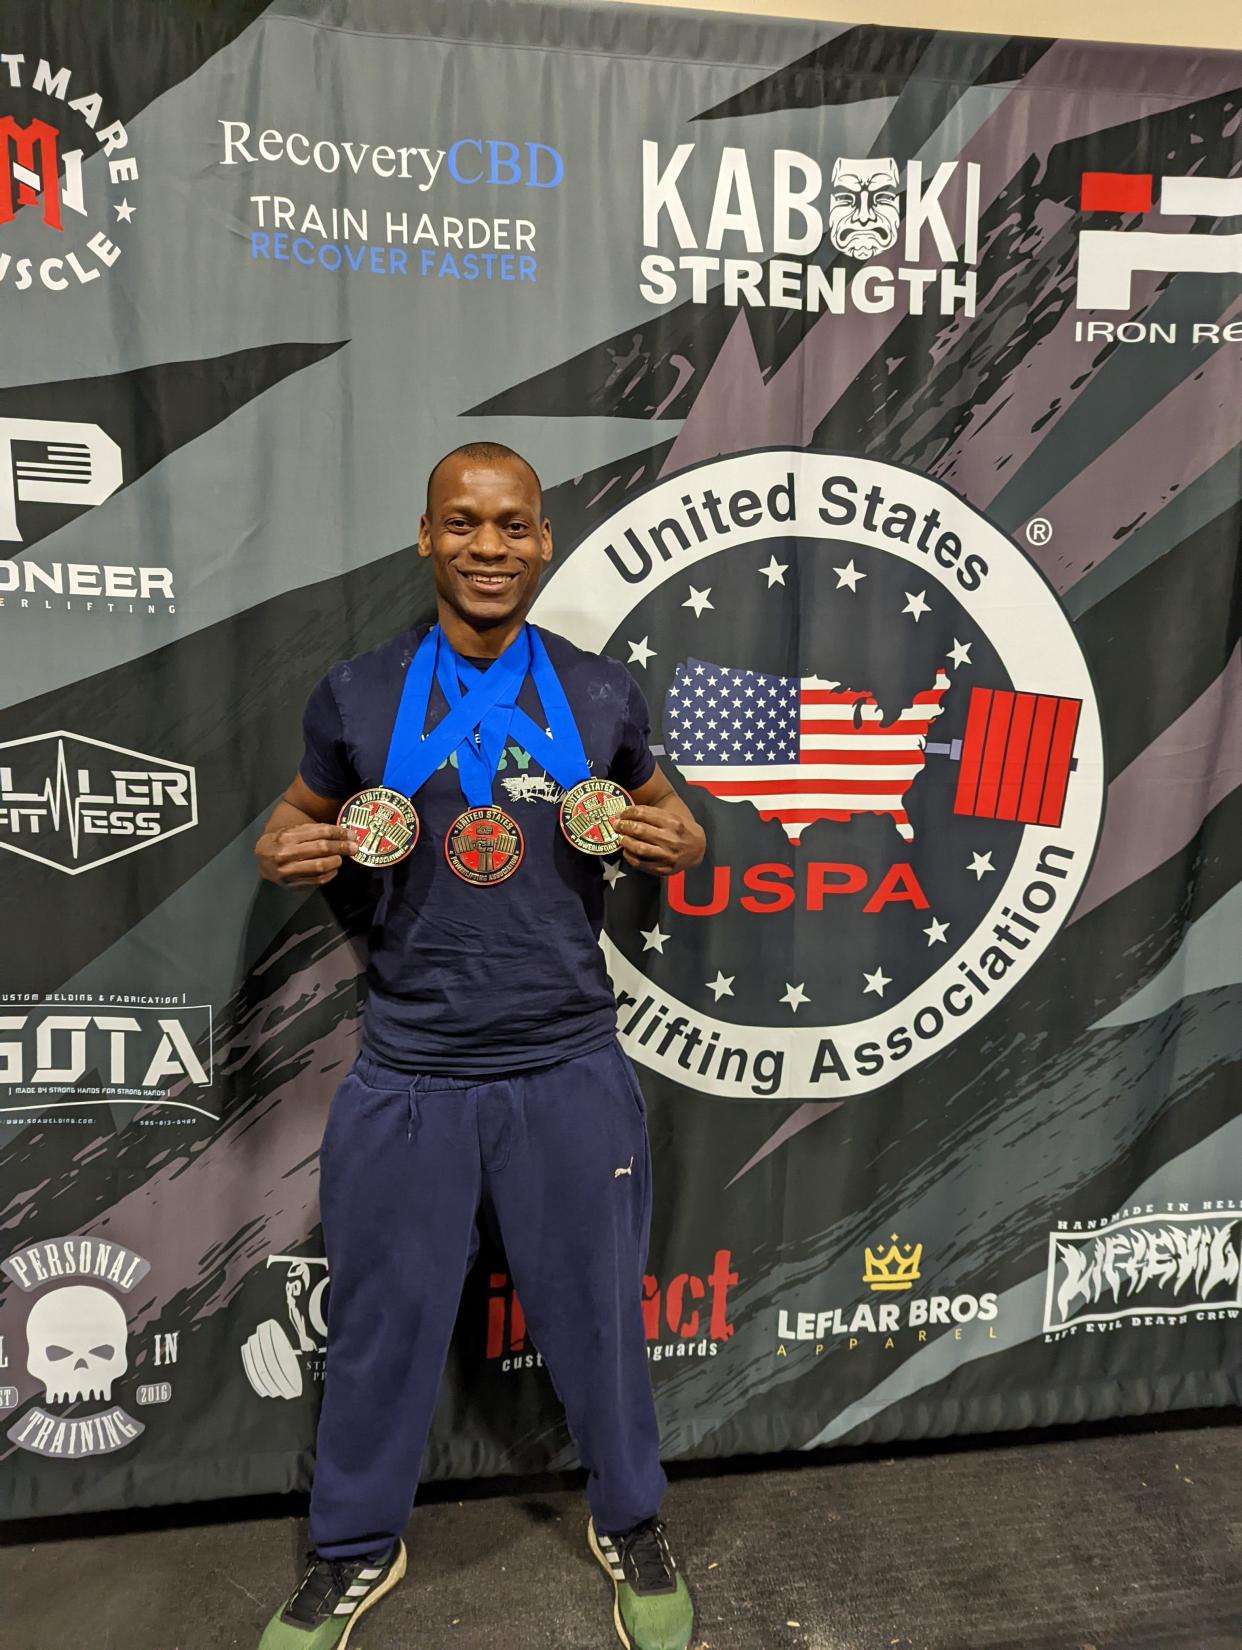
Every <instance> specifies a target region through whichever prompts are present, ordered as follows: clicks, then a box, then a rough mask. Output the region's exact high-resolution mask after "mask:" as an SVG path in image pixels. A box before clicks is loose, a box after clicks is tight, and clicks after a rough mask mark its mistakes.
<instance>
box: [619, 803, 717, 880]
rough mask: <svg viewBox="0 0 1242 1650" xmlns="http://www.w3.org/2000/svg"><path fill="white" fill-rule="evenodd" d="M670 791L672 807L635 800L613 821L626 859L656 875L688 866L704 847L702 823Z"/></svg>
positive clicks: (662, 874) (701, 856)
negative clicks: (646, 803)
mask: <svg viewBox="0 0 1242 1650" xmlns="http://www.w3.org/2000/svg"><path fill="white" fill-rule="evenodd" d="M669 795H670V797H671V798H672V801H673V803H674V804H675V807H659V806H658V805H651V804H648V805H646V806H644V805H643V804H641V803H635V804H634V806H633V807H631V808H626V809H625V811H624V812H623V813H619V814H617V816H616V817H615V818H614V820H613V822H612V823H613V826H614V828H615V829H616V832H617V835H618V836H619V837H620V838H621V843H622V848H621V853H622V857H623V858H624V860H625V863H626V864H627V865H634V866H637V867H638V869H639V870H640V871H650V872H651V874H652V875H653V876H657V877H671V876H672V875H673V874H674V873H675V872H677V871H685V870H688V869H689V867H690V866H691V865H697V864H698V863H699V861H700V860H701V859H702V858H703V855H704V853H705V852H706V850H707V838H706V837H705V836H704V834H703V828H702V826H701V825H699V824H698V823H697V822H696V820H695V819H694V817H693V815H692V814H691V813H690V811H689V809H688V808H686V807H685V805H684V803H682V802H681V801H680V799H679V798H678V797H677V796H676V795H675V793H673V792H672V791H670V793H669Z"/></svg>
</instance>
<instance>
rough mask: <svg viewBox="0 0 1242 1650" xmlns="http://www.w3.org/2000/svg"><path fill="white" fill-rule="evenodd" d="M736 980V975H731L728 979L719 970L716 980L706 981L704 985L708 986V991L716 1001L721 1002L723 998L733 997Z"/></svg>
mask: <svg viewBox="0 0 1242 1650" xmlns="http://www.w3.org/2000/svg"><path fill="white" fill-rule="evenodd" d="M736 978H737V975H736V974H730V975H729V976H728V977H727V978H726V976H725V975H724V973H723V972H722V971H721V970H720V969H719V968H718V969H717V970H716V978H715V979H714V980H706V981H705V982H704V984H705V985H706V986H707V989H708V990H709V991H710V992H712V993H713V995H714V996H715V998H716V1001H717V1002H719V1001H720V999H721V998H722V997H731V996H732V995H733V982H734V980H735V979H736Z"/></svg>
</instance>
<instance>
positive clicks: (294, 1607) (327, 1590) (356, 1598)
mask: <svg viewBox="0 0 1242 1650" xmlns="http://www.w3.org/2000/svg"><path fill="white" fill-rule="evenodd" d="M404 1574H405V1546H404V1544H403V1543H402V1542H400V1541H398V1542H397V1544H396V1546H395V1547H394V1548H393V1549H392V1551H391V1552H390V1553H389V1554H388V1556H387V1557H386V1558H377V1557H375V1556H374V1555H371V1556H367V1557H363V1558H320V1557H319V1555H318V1554H317V1553H311V1554H310V1564H309V1567H308V1569H307V1571H306V1574H305V1575H304V1576H303V1577H302V1580H301V1581H300V1582H299V1584H298V1588H297V1591H296V1592H295V1593H294V1595H293V1597H292V1598H291V1599H290V1600H289V1602H288V1603H287V1604H286V1605H285V1606H284V1607H283V1608H282V1609H281V1610H279V1611H278V1612H277V1614H276V1615H274V1616H273V1617H272V1619H271V1621H269V1622H268V1624H267V1630H266V1632H265V1633H264V1634H263V1637H262V1638H261V1639H260V1640H259V1650H345V1646H346V1645H347V1644H348V1642H349V1635H350V1633H351V1632H352V1631H353V1627H354V1623H355V1622H356V1621H357V1620H358V1617H359V1616H361V1615H364V1614H365V1613H366V1612H367V1611H368V1610H369V1609H370V1608H371V1606H372V1605H373V1604H376V1603H378V1601H379V1600H380V1599H381V1598H383V1596H384V1594H385V1593H390V1592H391V1591H392V1590H393V1588H394V1587H395V1586H396V1585H397V1583H398V1582H399V1581H400V1580H401V1577H402V1576H403V1575H404Z"/></svg>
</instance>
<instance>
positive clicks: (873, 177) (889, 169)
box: [828, 155, 901, 263]
mask: <svg viewBox="0 0 1242 1650" xmlns="http://www.w3.org/2000/svg"><path fill="white" fill-rule="evenodd" d="M900 225H901V178H900V175H899V173H898V170H897V162H896V161H895V160H894V159H893V158H892V156H891V155H889V156H885V158H884V159H882V160H848V159H840V160H837V161H835V162H834V163H833V168H832V198H831V201H830V203H829V206H828V230H829V233H830V234H831V236H832V244H833V246H835V247H836V249H837V251H838V252H844V253H845V255H846V256H847V257H849V258H857V259H858V261H859V262H860V263H865V262H866V261H867V259H868V258H874V257H875V256H876V255H877V254H878V253H880V252H887V251H888V249H889V247H890V246H894V245H895V244H896V241H897V231H898V229H899V227H900Z"/></svg>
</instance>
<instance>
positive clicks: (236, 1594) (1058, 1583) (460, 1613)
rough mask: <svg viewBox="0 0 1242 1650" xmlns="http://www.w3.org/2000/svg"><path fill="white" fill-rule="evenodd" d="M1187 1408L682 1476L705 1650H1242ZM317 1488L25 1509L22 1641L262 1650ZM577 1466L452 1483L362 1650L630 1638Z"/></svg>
mask: <svg viewBox="0 0 1242 1650" xmlns="http://www.w3.org/2000/svg"><path fill="white" fill-rule="evenodd" d="M1237 1419H1238V1417H1237V1416H1235V1415H1222V1414H1220V1413H1214V1414H1212V1415H1208V1416H1202V1417H1199V1416H1196V1417H1187V1416H1177V1417H1170V1418H1166V1419H1165V1420H1164V1421H1163V1422H1161V1421H1154V1422H1147V1423H1146V1424H1145V1425H1144V1426H1143V1427H1139V1426H1137V1425H1136V1426H1124V1427H1122V1426H1118V1428H1116V1429H1114V1430H1108V1431H1103V1430H1094V1431H1089V1432H1087V1431H1083V1432H1075V1433H1072V1434H1071V1433H1064V1434H1057V1435H1051V1434H1046V1433H1045V1434H1038V1435H1034V1436H1029V1437H1024V1438H1021V1439H992V1440H987V1441H982V1442H980V1441H977V1440H973V1441H970V1442H969V1443H966V1444H963V1443H955V1444H950V1445H937V1446H934V1447H933V1446H928V1447H926V1448H919V1449H917V1450H911V1451H907V1452H905V1453H903V1454H900V1455H897V1456H890V1455H884V1456H881V1455H876V1454H862V1453H858V1454H854V1455H851V1456H841V1455H836V1456H813V1457H797V1458H792V1457H780V1458H773V1459H768V1460H764V1461H756V1462H747V1463H737V1462H733V1463H725V1464H723V1465H721V1466H719V1467H716V1468H713V1469H709V1470H706V1471H704V1470H697V1471H696V1470H682V1471H675V1472H674V1473H673V1474H672V1478H673V1482H672V1486H671V1489H670V1493H669V1498H668V1502H667V1505H666V1513H667V1516H668V1520H669V1529H670V1534H671V1536H672V1537H673V1539H674V1544H675V1548H676V1551H677V1553H678V1555H679V1557H680V1559H681V1561H682V1563H683V1567H684V1568H685V1570H686V1572H687V1574H688V1576H689V1579H690V1581H691V1585H692V1589H693V1591H694V1594H695V1598H696V1601H697V1607H698V1632H697V1634H696V1637H695V1650H1240V1647H1242V1429H1240V1428H1239V1427H1238V1425H1237ZM303 1511H304V1508H303V1507H302V1505H301V1504H300V1503H296V1502H293V1501H289V1502H284V1501H282V1502H279V1503H276V1504H273V1503H270V1502H264V1503H255V1502H247V1503H240V1504H230V1505H228V1506H219V1505H217V1506H212V1507H205V1508H191V1509H182V1510H180V1511H176V1512H171V1513H169V1512H155V1513H145V1514H126V1515H115V1516H110V1517H105V1518H95V1519H91V1520H81V1521H74V1520H57V1521H55V1522H54V1523H41V1524H40V1523H31V1524H24V1525H20V1526H19V1525H10V1526H8V1528H7V1530H6V1531H5V1532H4V1540H5V1545H4V1546H3V1549H2V1550H0V1646H2V1647H3V1650H235V1647H240V1650H254V1646H255V1645H256V1644H257V1642H258V1639H259V1635H260V1633H261V1631H262V1629H263V1625H264V1622H265V1621H266V1619H267V1617H268V1616H269V1614H270V1613H271V1611H272V1610H273V1609H274V1607H275V1606H276V1604H277V1603H278V1602H279V1600H280V1598H281V1596H282V1595H283V1593H284V1592H286V1591H287V1590H288V1587H289V1586H290V1584H291V1583H292V1581H293V1579H294V1577H295V1572H296V1569H297V1565H298V1561H299V1556H300V1550H301V1546H302V1543H303V1541H304V1539H305V1526H304V1525H303V1523H302V1521H301V1514H302V1512H303ZM585 1523H586V1510H585V1506H584V1503H583V1500H582V1495H581V1490H580V1488H579V1486H578V1484H577V1483H576V1482H575V1481H571V1480H565V1479H560V1480H538V1481H534V1482H532V1481H524V1482H522V1483H515V1482H512V1481H510V1482H508V1483H505V1484H503V1485H501V1484H497V1483H490V1484H485V1485H462V1486H456V1487H454V1488H451V1489H449V1488H446V1487H444V1486H432V1487H431V1488H430V1489H429V1490H428V1491H427V1492H426V1495H425V1498H424V1500H423V1504H422V1505H421V1507H420V1509H419V1511H418V1513H417V1514H416V1516H415V1519H414V1521H413V1523H412V1524H411V1526H410V1529H409V1531H408V1532H407V1542H408V1545H409V1548H410V1574H409V1576H408V1578H407V1580H406V1581H405V1583H404V1584H403V1585H402V1587H401V1588H400V1590H399V1591H398V1592H396V1593H394V1594H393V1595H392V1597H391V1598H389V1599H386V1600H385V1601H384V1602H383V1603H382V1604H380V1605H378V1606H377V1607H376V1609H375V1612H374V1614H372V1615H369V1616H368V1617H367V1618H366V1619H365V1620H364V1621H360V1622H359V1624H358V1627H357V1630H356V1631H355V1633H354V1635H353V1637H352V1638H351V1640H350V1644H349V1650H608V1646H610V1645H615V1644H616V1642H617V1641H616V1639H615V1638H614V1635H613V1629H612V1624H611V1612H610V1597H611V1592H610V1588H609V1585H608V1582H607V1579H606V1578H605V1576H604V1574H603V1572H602V1571H601V1570H600V1569H599V1568H598V1567H597V1566H596V1564H595V1563H594V1561H593V1560H591V1559H589V1558H588V1556H587V1553H586V1548H585V1542H584V1531H585Z"/></svg>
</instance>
